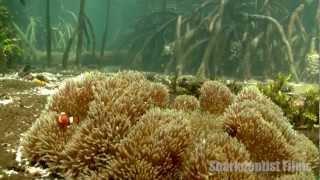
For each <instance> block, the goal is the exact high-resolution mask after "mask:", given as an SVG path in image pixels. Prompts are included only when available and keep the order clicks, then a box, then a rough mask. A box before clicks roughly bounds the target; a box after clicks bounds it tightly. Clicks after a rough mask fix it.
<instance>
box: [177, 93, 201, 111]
mask: <svg viewBox="0 0 320 180" xmlns="http://www.w3.org/2000/svg"><path fill="white" fill-rule="evenodd" d="M172 107H173V108H174V109H177V110H183V111H187V112H188V111H195V110H197V109H199V108H200V103H199V101H198V99H197V98H196V97H194V96H189V95H180V96H177V97H176V98H175V100H174V102H173V105H172Z"/></svg>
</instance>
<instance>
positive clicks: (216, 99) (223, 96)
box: [199, 81, 234, 114]
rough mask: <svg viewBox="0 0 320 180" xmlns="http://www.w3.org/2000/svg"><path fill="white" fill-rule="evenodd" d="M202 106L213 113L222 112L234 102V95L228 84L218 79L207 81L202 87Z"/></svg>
mask: <svg viewBox="0 0 320 180" xmlns="http://www.w3.org/2000/svg"><path fill="white" fill-rule="evenodd" d="M199 99H200V106H201V108H202V109H204V110H205V111H208V112H209V113H212V114H222V113H223V112H224V110H225V109H226V108H227V107H228V106H229V105H230V104H231V103H232V102H233V99H234V95H233V94H232V92H231V91H230V90H229V88H228V87H227V86H225V85H224V84H222V83H220V82H217V81H206V82H205V83H204V84H203V85H202V87H201V89H200V98H199Z"/></svg>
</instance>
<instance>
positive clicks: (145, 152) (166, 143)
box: [110, 108, 191, 179]
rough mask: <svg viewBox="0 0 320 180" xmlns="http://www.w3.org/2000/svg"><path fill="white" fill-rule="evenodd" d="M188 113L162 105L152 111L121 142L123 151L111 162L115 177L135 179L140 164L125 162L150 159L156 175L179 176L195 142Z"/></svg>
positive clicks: (169, 177) (170, 177)
mask: <svg viewBox="0 0 320 180" xmlns="http://www.w3.org/2000/svg"><path fill="white" fill-rule="evenodd" d="M187 124H188V123H187V120H186V119H185V117H184V113H182V112H177V111H172V110H160V109H158V108H156V109H152V110H150V111H148V112H147V113H146V114H145V115H144V116H143V117H142V118H141V120H140V121H139V122H138V123H137V124H136V125H135V126H134V127H132V129H131V130H130V133H129V134H128V136H127V137H126V138H125V139H123V140H122V141H121V143H120V144H119V146H118V149H119V154H118V156H117V158H116V159H115V162H114V164H113V165H112V166H111V168H110V171H111V172H112V177H113V178H115V179H121V177H129V179H132V178H134V177H135V176H136V174H131V175H130V176H128V174H127V173H128V172H135V170H134V169H132V170H131V169H128V167H132V168H136V167H134V166H132V165H130V164H128V163H123V162H133V163H134V162H136V161H138V162H139V161H145V162H148V163H149V164H150V165H151V166H152V167H153V168H152V169H153V171H152V172H153V173H154V174H153V176H152V177H155V179H172V178H174V177H175V178H178V175H179V174H178V172H179V169H180V168H181V165H182V161H183V155H184V152H185V151H186V148H187V147H188V145H190V143H191V139H190V138H191V136H190V135H191V134H190V129H189V128H188V125H187Z"/></svg>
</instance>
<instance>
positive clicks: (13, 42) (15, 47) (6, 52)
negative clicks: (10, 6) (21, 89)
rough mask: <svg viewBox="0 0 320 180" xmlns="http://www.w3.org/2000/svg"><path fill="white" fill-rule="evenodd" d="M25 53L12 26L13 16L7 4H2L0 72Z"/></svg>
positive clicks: (0, 11) (0, 13)
mask: <svg viewBox="0 0 320 180" xmlns="http://www.w3.org/2000/svg"><path fill="white" fill-rule="evenodd" d="M22 53H23V50H22V47H21V45H20V40H19V39H18V38H17V37H16V34H15V31H14V30H13V28H12V24H11V17H10V14H9V12H8V10H7V8H6V7H5V6H2V5H1V4H0V73H4V71H5V69H6V68H7V67H10V66H12V65H13V64H14V61H17V59H18V58H21V56H22Z"/></svg>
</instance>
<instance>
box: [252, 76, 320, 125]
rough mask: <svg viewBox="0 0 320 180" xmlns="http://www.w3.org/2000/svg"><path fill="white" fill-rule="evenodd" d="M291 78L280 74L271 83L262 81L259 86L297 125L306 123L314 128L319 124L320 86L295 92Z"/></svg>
mask: <svg viewBox="0 0 320 180" xmlns="http://www.w3.org/2000/svg"><path fill="white" fill-rule="evenodd" d="M290 79H291V77H290V76H285V75H281V74H279V75H278V76H277V77H276V78H275V79H274V80H273V81H271V82H269V83H266V84H263V83H260V84H259V85H258V88H259V89H260V91H261V92H262V93H263V94H264V95H266V96H267V97H269V98H270V99H271V100H272V101H273V102H274V103H275V104H277V105H278V106H280V107H281V109H282V110H283V111H284V114H285V116H286V117H288V118H289V119H290V121H291V122H292V123H293V124H294V126H295V127H299V126H304V125H306V126H308V127H309V128H310V127H311V128H312V127H313V126H314V125H316V124H319V102H320V88H319V87H318V86H315V87H312V88H309V89H308V90H307V91H306V92H304V93H302V94H300V95H298V94H296V93H294V92H293V87H292V85H290V84H289V80H290Z"/></svg>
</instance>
